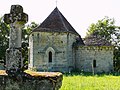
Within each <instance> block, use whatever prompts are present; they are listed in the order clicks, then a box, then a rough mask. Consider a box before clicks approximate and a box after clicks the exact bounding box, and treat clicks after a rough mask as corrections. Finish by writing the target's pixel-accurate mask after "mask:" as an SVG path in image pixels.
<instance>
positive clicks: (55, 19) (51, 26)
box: [33, 7, 78, 34]
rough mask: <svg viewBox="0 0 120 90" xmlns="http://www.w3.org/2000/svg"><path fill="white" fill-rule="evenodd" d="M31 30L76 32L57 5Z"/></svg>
mask: <svg viewBox="0 0 120 90" xmlns="http://www.w3.org/2000/svg"><path fill="white" fill-rule="evenodd" d="M33 32H71V33H74V34H78V33H77V32H76V31H75V29H74V28H73V27H72V26H71V25H70V23H69V22H68V21H67V20H66V18H65V17H64V16H63V15H62V13H61V12H60V11H59V10H58V8H57V7H56V8H55V9H54V10H53V11H52V12H51V14H50V15H49V16H48V17H47V18H46V19H45V20H44V21H43V23H42V24H41V25H40V26H38V27H37V28H36V29H34V30H33Z"/></svg>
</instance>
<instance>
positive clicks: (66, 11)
mask: <svg viewBox="0 0 120 90" xmlns="http://www.w3.org/2000/svg"><path fill="white" fill-rule="evenodd" d="M16 4H19V5H22V6H23V9H24V12H25V13H27V14H28V15H29V22H28V24H29V23H30V22H32V21H34V22H36V23H38V24H40V23H42V22H43V21H44V20H45V19H46V18H47V16H48V15H49V14H50V13H51V12H52V11H53V10H54V8H55V7H56V6H57V7H58V9H59V10H60V11H61V13H62V14H63V15H64V16H65V18H66V19H67V20H68V21H69V22H70V24H71V25H72V26H73V28H75V30H76V31H77V32H78V33H79V34H80V35H81V37H82V38H84V37H85V35H86V32H87V29H88V27H89V26H90V24H92V23H96V22H97V21H98V20H101V19H103V18H104V17H105V16H108V17H109V18H114V19H115V22H116V25H119V26H120V0H57V4H56V0H1V1H0V16H3V15H4V14H5V13H9V12H10V7H11V5H16Z"/></svg>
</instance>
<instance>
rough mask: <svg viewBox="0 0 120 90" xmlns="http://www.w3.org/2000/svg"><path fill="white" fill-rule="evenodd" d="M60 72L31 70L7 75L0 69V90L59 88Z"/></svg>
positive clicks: (48, 89) (60, 83)
mask: <svg viewBox="0 0 120 90" xmlns="http://www.w3.org/2000/svg"><path fill="white" fill-rule="evenodd" d="M62 78H63V77H62V74H61V73H57V72H56V73H55V72H54V73H52V72H51V73H49V72H31V71H26V72H24V73H20V74H18V75H17V74H16V75H12V74H11V75H7V74H6V72H5V71H4V70H0V90H59V89H60V87H61V85H62Z"/></svg>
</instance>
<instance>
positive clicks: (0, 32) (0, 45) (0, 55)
mask: <svg viewBox="0 0 120 90" xmlns="http://www.w3.org/2000/svg"><path fill="white" fill-rule="evenodd" d="M9 30H10V27H9V26H8V25H7V24H6V23H4V22H3V19H2V17H1V18H0V60H2V61H3V60H5V52H6V49H7V48H8V45H9V43H8V41H9Z"/></svg>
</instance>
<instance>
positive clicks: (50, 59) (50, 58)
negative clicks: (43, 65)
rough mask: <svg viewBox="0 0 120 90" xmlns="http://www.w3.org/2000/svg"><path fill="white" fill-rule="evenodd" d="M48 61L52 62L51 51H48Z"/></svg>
mask: <svg viewBox="0 0 120 90" xmlns="http://www.w3.org/2000/svg"><path fill="white" fill-rule="evenodd" d="M49 62H52V52H51V51H50V52H49Z"/></svg>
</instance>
